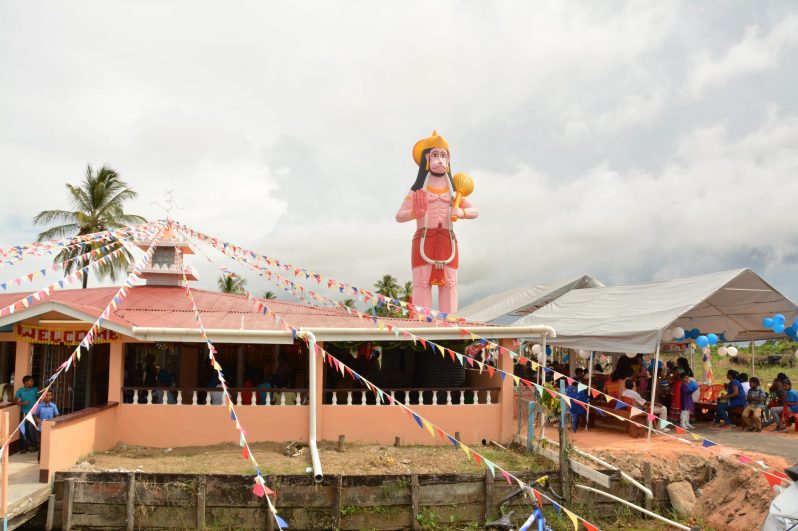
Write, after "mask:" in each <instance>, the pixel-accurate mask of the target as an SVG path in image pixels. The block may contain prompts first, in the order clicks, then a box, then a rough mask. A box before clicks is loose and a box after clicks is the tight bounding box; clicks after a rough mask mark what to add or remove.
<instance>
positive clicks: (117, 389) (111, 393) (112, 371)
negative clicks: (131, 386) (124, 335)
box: [108, 341, 125, 404]
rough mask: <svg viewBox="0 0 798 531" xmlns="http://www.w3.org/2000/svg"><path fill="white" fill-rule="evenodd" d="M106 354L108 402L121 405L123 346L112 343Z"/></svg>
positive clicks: (123, 363)
mask: <svg viewBox="0 0 798 531" xmlns="http://www.w3.org/2000/svg"><path fill="white" fill-rule="evenodd" d="M109 346H110V350H109V353H108V401H109V402H119V403H120V404H121V403H122V386H123V385H124V384H125V344H124V343H122V342H121V341H114V342H112V343H111V344H110V345H109Z"/></svg>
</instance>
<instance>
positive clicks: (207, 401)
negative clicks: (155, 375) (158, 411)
mask: <svg viewBox="0 0 798 531" xmlns="http://www.w3.org/2000/svg"><path fill="white" fill-rule="evenodd" d="M228 393H229V397H230V400H231V401H232V402H233V403H234V404H235V405H236V406H243V407H246V406H306V405H307V402H308V392H307V390H306V389H271V388H266V389H264V388H246V389H231V388H228ZM122 394H123V397H124V403H125V404H132V405H142V406H160V405H163V406H167V405H169V406H223V405H225V404H226V399H225V397H224V390H223V389H222V388H221V387H217V388H209V389H170V388H143V387H124V388H122ZM350 400H351V397H350Z"/></svg>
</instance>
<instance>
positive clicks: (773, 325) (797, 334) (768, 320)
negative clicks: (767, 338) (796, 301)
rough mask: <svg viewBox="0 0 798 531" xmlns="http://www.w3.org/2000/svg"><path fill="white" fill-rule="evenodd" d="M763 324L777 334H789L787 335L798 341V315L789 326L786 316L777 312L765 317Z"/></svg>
mask: <svg viewBox="0 0 798 531" xmlns="http://www.w3.org/2000/svg"><path fill="white" fill-rule="evenodd" d="M762 325H763V326H764V327H765V328H769V329H770V330H773V331H774V332H776V333H777V334H787V337H789V338H790V339H792V340H793V341H798V317H796V318H795V320H794V321H793V322H792V325H791V326H787V324H786V322H785V319H784V316H783V315H782V314H780V313H777V314H776V315H774V316H773V317H765V318H764V319H762Z"/></svg>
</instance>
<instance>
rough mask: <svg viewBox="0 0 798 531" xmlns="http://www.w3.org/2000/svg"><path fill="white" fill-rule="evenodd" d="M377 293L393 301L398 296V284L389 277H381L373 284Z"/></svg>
mask: <svg viewBox="0 0 798 531" xmlns="http://www.w3.org/2000/svg"><path fill="white" fill-rule="evenodd" d="M374 287H375V288H377V293H379V294H380V295H385V296H386V297H391V298H392V299H395V298H396V297H397V296H398V295H399V284H397V282H396V279H395V278H394V277H392V276H391V275H382V278H381V279H380V280H378V281H377V282H375V283H374Z"/></svg>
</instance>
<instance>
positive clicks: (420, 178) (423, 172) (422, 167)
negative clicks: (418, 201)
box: [410, 148, 457, 192]
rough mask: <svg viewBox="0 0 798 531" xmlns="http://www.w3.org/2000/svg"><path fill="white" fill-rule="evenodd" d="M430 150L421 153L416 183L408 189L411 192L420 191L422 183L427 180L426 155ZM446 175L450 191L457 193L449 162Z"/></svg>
mask: <svg viewBox="0 0 798 531" xmlns="http://www.w3.org/2000/svg"><path fill="white" fill-rule="evenodd" d="M430 151H432V149H431V148H430V149H425V150H424V151H422V152H421V159H420V161H421V163H420V164H419V165H418V175H416V182H414V183H413V186H411V187H410V191H411V192H415V191H416V190H421V189H422V188H423V187H424V181H425V180H426V179H427V173H429V172H428V171H427V155H429V152H430ZM446 175H447V176H448V177H449V182H450V183H451V184H452V190H453V191H455V192H456V191H457V190H455V188H454V180H453V179H452V164H451V161H449V169H448V170H447V172H446Z"/></svg>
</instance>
